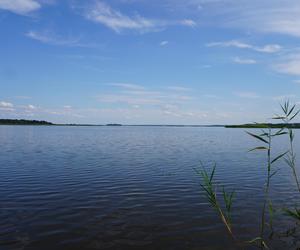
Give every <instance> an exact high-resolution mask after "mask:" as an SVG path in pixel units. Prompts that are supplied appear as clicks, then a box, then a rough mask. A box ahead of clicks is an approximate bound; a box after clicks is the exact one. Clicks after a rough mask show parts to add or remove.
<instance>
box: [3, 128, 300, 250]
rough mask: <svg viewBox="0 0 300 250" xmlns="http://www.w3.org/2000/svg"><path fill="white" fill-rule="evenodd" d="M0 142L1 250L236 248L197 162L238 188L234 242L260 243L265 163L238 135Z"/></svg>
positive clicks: (284, 172) (77, 136) (107, 131)
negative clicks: (203, 183)
mask: <svg viewBox="0 0 300 250" xmlns="http://www.w3.org/2000/svg"><path fill="white" fill-rule="evenodd" d="M0 142H1V151H0V249H3V250H6V249H36V250H47V249H49V250H50V249H51V250H54V249H72V250H73V249H235V248H234V246H233V244H232V241H231V239H230V238H229V237H228V235H227V233H226V231H225V229H224V226H223V224H222V223H221V221H220V219H219V218H218V217H217V216H216V213H215V211H214V210H213V209H211V208H210V206H209V205H208V203H207V200H206V199H205V196H204V193H203V191H202V190H201V188H200V186H199V181H200V179H199V177H198V176H197V175H196V174H195V172H194V170H193V168H196V167H199V162H200V161H202V162H203V163H204V164H205V165H207V166H208V167H210V166H211V165H212V163H213V162H216V163H217V173H216V177H217V180H219V181H222V183H224V185H225V186H226V187H228V188H229V189H231V188H232V189H236V191H237V194H236V197H237V198H238V200H236V202H235V204H234V207H233V211H234V213H233V222H234V223H233V224H234V230H235V231H236V232H238V236H239V237H240V238H242V239H250V238H253V237H255V236H257V234H258V223H259V218H258V214H260V211H261V201H262V199H263V193H262V185H263V183H264V178H265V167H264V160H265V159H266V157H265V155H264V154H263V153H248V152H247V151H248V149H250V148H252V147H254V146H257V145H259V143H258V142H257V141H255V140H254V139H252V138H250V137H249V136H248V135H247V134H246V133H245V132H244V130H243V129H225V128H188V127H177V128H176V127H125V126H123V127H55V126H53V127H34V126H0ZM286 145H287V143H286V138H282V139H279V140H278V141H277V142H276V143H275V149H276V150H275V151H277V152H281V151H283V150H284V149H285V146H286ZM299 149H300V133H298V132H296V152H298V151H299ZM277 166H278V167H279V168H280V171H279V173H278V174H277V175H276V176H275V177H274V179H273V180H272V188H273V191H272V197H273V201H274V206H276V205H277V204H278V205H279V204H280V203H283V204H284V205H293V204H294V203H295V202H296V201H297V200H299V196H298V195H299V194H297V193H296V192H295V189H294V188H295V185H294V181H293V178H292V176H291V172H290V170H289V168H288V167H287V166H286V165H285V164H284V163H282V162H281V163H279V164H278V165H277ZM287 223H288V221H287V220H286V218H284V217H281V216H279V218H278V225H279V226H281V225H282V224H287ZM276 246H278V248H279V246H280V241H278V244H276Z"/></svg>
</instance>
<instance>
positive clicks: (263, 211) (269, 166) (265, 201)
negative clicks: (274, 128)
mask: <svg viewBox="0 0 300 250" xmlns="http://www.w3.org/2000/svg"><path fill="white" fill-rule="evenodd" d="M271 143H272V139H271V128H269V133H268V175H267V183H266V189H265V200H264V205H263V210H262V215H261V231H260V237H261V239H262V242H261V249H264V245H263V239H264V232H265V220H266V219H265V217H266V205H267V201H268V199H269V187H270V179H271V177H270V176H271Z"/></svg>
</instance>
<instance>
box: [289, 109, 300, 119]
mask: <svg viewBox="0 0 300 250" xmlns="http://www.w3.org/2000/svg"><path fill="white" fill-rule="evenodd" d="M299 112H300V110H298V111H297V112H296V113H295V114H294V115H293V116H292V117H291V118H290V121H291V120H293V119H294V118H295V117H296V116H297V115H298V114H299Z"/></svg>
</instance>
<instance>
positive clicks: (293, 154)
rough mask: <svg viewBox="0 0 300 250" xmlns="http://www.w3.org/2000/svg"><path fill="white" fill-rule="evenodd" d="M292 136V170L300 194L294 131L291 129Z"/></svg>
mask: <svg viewBox="0 0 300 250" xmlns="http://www.w3.org/2000/svg"><path fill="white" fill-rule="evenodd" d="M289 134H290V135H291V136H290V158H291V168H292V170H293V175H294V178H295V181H296V184H297V188H298V191H299V192H300V184H299V180H298V175H297V172H296V163H295V153H294V143H293V130H292V129H289Z"/></svg>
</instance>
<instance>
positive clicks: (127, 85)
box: [107, 83, 145, 90]
mask: <svg viewBox="0 0 300 250" xmlns="http://www.w3.org/2000/svg"><path fill="white" fill-rule="evenodd" d="M107 85H110V86H114V87H119V88H123V89H129V90H144V89H145V87H143V86H141V85H137V84H132V83H107Z"/></svg>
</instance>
